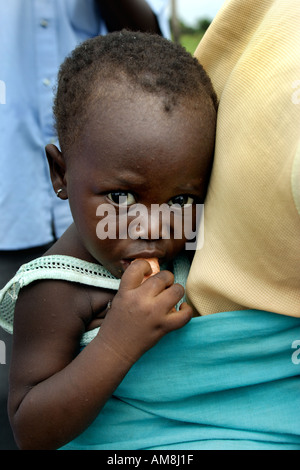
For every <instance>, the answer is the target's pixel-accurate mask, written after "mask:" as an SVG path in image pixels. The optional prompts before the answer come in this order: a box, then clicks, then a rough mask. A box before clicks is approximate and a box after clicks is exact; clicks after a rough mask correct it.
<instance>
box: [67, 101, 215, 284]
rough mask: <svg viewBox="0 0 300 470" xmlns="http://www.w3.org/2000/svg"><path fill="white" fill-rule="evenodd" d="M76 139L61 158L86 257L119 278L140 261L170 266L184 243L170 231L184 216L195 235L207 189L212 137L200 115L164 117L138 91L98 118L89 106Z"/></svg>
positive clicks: (184, 110) (184, 112)
mask: <svg viewBox="0 0 300 470" xmlns="http://www.w3.org/2000/svg"><path fill="white" fill-rule="evenodd" d="M79 140H80V142H79V145H78V144H77V145H74V146H73V148H72V151H71V152H70V155H67V158H66V161H67V170H66V183H67V192H68V197H69V202H70V207H71V210H72V213H73V217H74V222H75V225H76V227H77V230H78V233H79V236H80V238H81V241H82V243H83V245H84V246H85V248H86V249H87V250H88V252H89V253H90V254H91V255H92V256H93V258H95V260H97V261H98V262H99V263H101V264H103V265H104V266H105V267H106V268H107V269H108V270H109V271H110V272H111V273H112V274H113V275H114V276H116V277H121V276H122V274H123V272H124V270H125V269H126V267H127V266H128V265H129V263H130V262H131V261H132V260H133V259H136V258H139V257H142V258H153V257H157V258H158V259H159V261H160V264H163V263H165V262H168V261H170V260H171V259H173V258H174V257H175V256H176V255H177V254H178V253H179V252H181V251H182V250H183V249H184V247H185V243H186V242H187V238H186V236H187V235H186V234H183V236H182V237H178V231H177V232H176V233H175V226H176V230H178V224H181V226H183V223H184V217H185V216H184V214H185V212H188V213H189V214H192V220H193V223H192V226H193V227H192V228H193V230H195V222H196V205H197V204H201V203H203V202H204V197H205V193H206V189H207V182H208V175H209V172H210V166H211V159H212V152H213V146H214V130H213V129H210V130H209V129H207V126H206V123H203V119H202V111H201V110H189V109H188V107H184V106H177V107H175V108H174V110H173V111H172V113H169V114H168V113H166V111H165V110H164V108H163V106H162V103H161V99H160V98H158V97H157V96H154V95H150V94H144V93H137V92H135V93H133V95H132V97H131V99H124V98H121V99H119V100H118V101H115V102H112V101H111V100H110V101H109V106H106V107H105V108H104V110H103V106H101V111H100V109H99V106H98V107H97V104H94V106H93V107H92V110H91V112H90V114H89V119H88V121H87V123H86V126H85V129H84V130H83V133H82V135H81V137H80V139H79ZM175 205H176V206H175ZM158 208H163V214H164V217H162V216H161V215H160V216H158V215H157V214H158V212H157V209H158ZM187 208H188V211H186V209H187ZM168 214H169V217H168ZM189 222H190V221H189ZM182 228H183V227H182ZM183 232H184V230H183ZM101 238H102V239H101Z"/></svg>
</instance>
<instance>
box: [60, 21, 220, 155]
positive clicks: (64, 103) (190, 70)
mask: <svg viewBox="0 0 300 470" xmlns="http://www.w3.org/2000/svg"><path fill="white" fill-rule="evenodd" d="M121 76H123V77H124V76H125V78H126V79H127V80H130V82H131V84H132V85H133V86H135V87H137V88H139V89H141V90H142V91H144V92H148V93H154V94H157V95H160V96H162V97H163V99H164V101H163V102H164V109H165V111H166V112H171V111H172V109H173V107H174V106H176V104H177V103H178V99H179V98H180V97H183V98H187V97H189V98H192V99H193V98H196V97H199V96H202V98H203V97H205V99H206V100H209V101H210V104H211V106H212V108H213V109H214V111H216V110H217V105H218V104H217V96H216V94H215V91H214V89H213V86H212V83H211V80H210V78H209V77H208V75H207V74H206V72H205V70H204V69H203V67H202V66H201V65H200V63H199V62H198V61H197V59H196V58H194V57H193V56H192V55H191V54H190V53H188V52H187V51H186V50H185V49H184V48H183V47H182V46H179V45H177V44H175V43H173V42H171V41H169V40H168V39H165V38H162V37H161V36H159V35H154V34H149V33H139V32H131V31H127V30H123V31H121V32H115V33H110V34H108V35H106V36H97V37H95V38H92V39H88V40H87V41H85V42H83V43H82V44H80V45H79V46H77V48H76V49H74V51H73V52H72V53H71V54H70V55H69V56H68V57H67V58H66V59H65V61H64V62H63V64H62V65H61V67H60V70H59V74H58V86H57V94H56V97H55V101H54V108H53V110H54V116H55V127H56V130H57V134H58V138H59V142H60V146H61V149H62V150H64V148H67V147H68V145H69V144H70V143H72V142H74V139H75V136H76V135H78V132H80V129H81V128H82V126H83V125H84V122H85V119H86V117H87V112H88V103H89V100H90V99H92V97H93V90H94V86H95V84H96V83H97V86H98V87H99V86H101V83H103V84H104V86H105V87H106V88H107V84H109V83H112V82H114V83H116V82H117V81H118V78H119V77H121Z"/></svg>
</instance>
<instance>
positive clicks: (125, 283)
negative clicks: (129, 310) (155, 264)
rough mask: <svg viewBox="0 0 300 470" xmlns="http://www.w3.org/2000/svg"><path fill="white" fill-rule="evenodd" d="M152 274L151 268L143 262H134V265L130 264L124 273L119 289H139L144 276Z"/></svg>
mask: <svg viewBox="0 0 300 470" xmlns="http://www.w3.org/2000/svg"><path fill="white" fill-rule="evenodd" d="M151 272H152V269H151V266H150V264H149V263H147V261H145V260H136V261H134V263H131V264H130V265H129V266H128V268H127V269H126V271H125V272H124V274H123V276H122V279H121V283H120V289H119V290H121V289H126V290H131V289H136V288H137V287H139V286H140V285H141V284H142V282H143V279H144V277H145V276H148V275H150V274H151Z"/></svg>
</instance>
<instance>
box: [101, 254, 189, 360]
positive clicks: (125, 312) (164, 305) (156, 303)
mask: <svg viewBox="0 0 300 470" xmlns="http://www.w3.org/2000/svg"><path fill="white" fill-rule="evenodd" d="M151 272H152V271H151V267H150V265H149V263H148V262H147V261H146V260H136V261H135V262H134V263H132V264H131V265H130V266H129V267H128V268H127V269H126V271H125V273H124V274H123V277H122V280H121V284H120V288H119V291H118V293H117V294H116V296H115V298H114V300H113V302H112V306H111V309H110V311H109V312H108V314H107V316H106V319H105V321H104V322H103V325H102V327H101V330H100V333H99V337H101V338H102V340H103V341H105V342H106V344H107V346H108V347H109V348H113V349H114V351H115V352H116V354H118V355H119V356H120V357H122V358H123V359H124V360H127V361H130V363H132V364H133V363H134V362H136V361H137V360H138V359H139V358H140V357H141V356H142V355H143V354H144V353H145V352H146V351H147V350H148V349H150V348H152V347H153V346H154V345H155V344H156V343H157V342H158V341H159V340H160V339H161V338H162V337H163V336H165V335H166V334H167V333H169V332H171V331H173V330H177V329H179V328H182V327H183V326H184V325H186V324H187V323H188V322H189V321H190V319H191V318H192V316H193V312H192V308H191V307H189V306H188V305H187V304H186V303H183V304H182V305H181V307H180V310H179V311H176V310H175V309H174V306H175V305H176V304H177V303H178V302H179V300H180V299H181V298H182V297H183V295H184V288H183V287H182V286H181V285H179V284H174V276H173V274H172V273H171V272H169V271H162V272H159V273H158V274H156V275H154V276H152V277H149V278H148V279H147V282H143V280H144V277H145V276H147V275H148V276H149V275H151Z"/></svg>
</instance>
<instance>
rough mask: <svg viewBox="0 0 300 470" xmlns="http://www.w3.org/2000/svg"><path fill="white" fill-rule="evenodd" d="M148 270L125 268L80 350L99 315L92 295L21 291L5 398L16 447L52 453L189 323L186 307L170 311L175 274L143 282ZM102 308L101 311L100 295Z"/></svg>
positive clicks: (65, 287) (46, 287)
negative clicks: (92, 328)
mask: <svg viewBox="0 0 300 470" xmlns="http://www.w3.org/2000/svg"><path fill="white" fill-rule="evenodd" d="M149 271H150V272H151V270H150V267H149V264H148V263H147V262H146V261H138V262H136V263H132V265H131V266H130V267H129V268H128V269H127V270H126V272H125V274H124V275H123V278H122V281H121V286H120V289H119V291H118V293H117V294H116V296H115V297H114V300H113V302H112V306H111V309H110V310H109V311H108V313H107V315H106V317H105V319H104V321H103V323H102V326H101V328H100V331H99V333H98V335H97V337H96V338H95V339H94V340H93V341H92V342H91V343H90V344H89V345H88V346H86V347H85V348H84V349H83V350H82V351H81V352H79V341H80V337H81V335H82V334H83V333H84V331H85V329H86V325H87V323H88V322H89V321H90V320H91V319H92V317H93V312H97V309H98V307H97V304H99V299H98V298H97V296H98V295H99V294H98V290H97V289H95V288H86V287H85V286H78V285H74V284H71V283H67V282H61V281H42V282H39V283H37V284H34V285H32V287H30V286H29V287H28V288H25V289H24V291H23V293H22V292H21V298H20V301H18V303H17V308H16V314H15V327H14V328H15V331H14V348H13V358H12V367H11V383H10V395H9V415H10V421H11V424H12V428H13V431H14V434H15V438H16V442H17V444H18V446H19V447H20V448H21V449H35V450H38V449H57V448H60V447H62V446H63V445H64V444H66V443H67V442H69V441H70V440H72V439H74V438H75V437H76V436H78V435H79V434H80V433H82V432H83V431H84V430H85V429H86V428H87V427H88V426H89V425H90V424H91V422H92V421H93V420H94V419H95V418H96V416H97V415H98V413H99V412H100V411H101V409H102V408H103V406H104V404H105V403H106V401H107V400H108V399H109V398H110V396H111V395H112V394H113V392H114V390H115V389H116V388H117V387H118V385H119V384H120V383H121V381H122V380H123V378H124V377H125V375H126V374H127V372H128V371H129V369H130V368H131V367H132V366H133V364H134V363H135V362H136V361H137V360H138V359H139V358H140V357H141V356H142V355H143V354H144V353H145V352H146V351H147V350H148V349H150V348H151V347H152V346H154V345H155V344H156V343H157V342H158V341H159V340H160V339H161V338H162V337H163V336H164V335H165V334H167V333H168V332H170V331H172V330H175V329H178V328H181V327H182V326H184V325H185V324H186V323H187V322H188V321H189V320H190V319H191V317H192V309H191V308H190V307H189V306H187V305H186V304H183V306H182V307H181V309H180V311H178V312H175V313H171V310H172V307H173V306H174V305H176V303H177V302H178V301H179V300H180V298H181V297H182V295H183V288H182V287H181V286H179V285H176V284H173V282H174V277H173V275H172V274H171V273H170V272H168V271H164V272H161V273H159V274H157V275H156V276H154V277H152V278H150V279H148V280H147V281H146V282H144V283H143V284H141V282H142V280H143V277H144V275H145V274H150V272H149ZM100 294H101V290H100ZM100 297H101V295H100ZM106 301H107V299H106ZM100 304H101V305H102V307H101V308H102V309H103V297H101V301H100ZM87 311H88V313H86V312H87ZM94 316H95V315H94Z"/></svg>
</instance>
